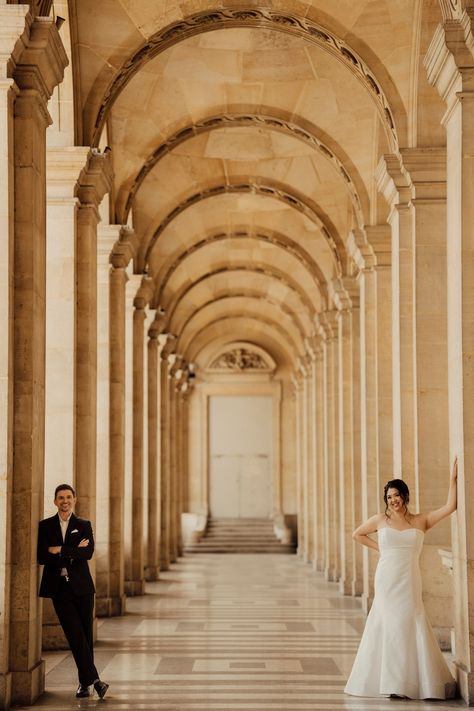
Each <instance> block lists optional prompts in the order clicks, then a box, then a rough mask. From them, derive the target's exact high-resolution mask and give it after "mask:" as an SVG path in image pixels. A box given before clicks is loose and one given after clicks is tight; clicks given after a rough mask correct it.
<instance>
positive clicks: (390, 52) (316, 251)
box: [72, 0, 444, 366]
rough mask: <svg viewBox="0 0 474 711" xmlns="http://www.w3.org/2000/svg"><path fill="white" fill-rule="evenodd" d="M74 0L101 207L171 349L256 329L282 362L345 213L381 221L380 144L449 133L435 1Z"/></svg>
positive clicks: (333, 257) (314, 303) (82, 122)
mask: <svg viewBox="0 0 474 711" xmlns="http://www.w3.org/2000/svg"><path fill="white" fill-rule="evenodd" d="M72 5H73V10H74V11H73V13H72V24H73V26H74V35H73V36H75V38H76V51H75V57H74V63H75V82H76V119H77V126H78V140H79V142H82V143H83V144H84V145H91V144H92V145H99V144H104V142H106V143H107V144H108V145H109V146H110V147H111V148H112V156H113V165H114V173H115V183H114V190H113V201H112V211H113V216H112V217H113V220H114V221H115V222H118V223H126V222H127V221H128V223H129V224H131V225H132V226H133V228H134V229H135V231H136V234H137V235H138V237H139V240H140V248H139V252H138V255H137V258H136V260H135V271H136V272H137V273H140V272H146V273H148V274H149V275H150V276H151V277H153V279H154V281H155V294H154V297H153V301H152V305H153V306H154V307H158V306H160V307H161V308H162V309H164V311H165V314H166V318H167V327H168V330H170V331H171V332H173V333H174V334H175V335H176V336H177V337H178V351H179V352H180V353H181V354H182V355H183V356H184V358H186V359H187V360H195V361H197V362H198V363H199V362H200V354H204V353H205V352H206V348H207V349H208V347H209V344H211V343H213V342H216V343H217V342H218V341H219V342H222V341H223V342H225V339H226V338H227V339H228V340H229V341H235V340H239V341H250V342H253V343H255V344H256V345H259V346H260V347H262V348H265V349H266V350H267V351H268V352H269V353H270V354H271V355H272V357H273V358H274V359H275V361H276V362H277V364H278V365H280V366H285V365H287V366H289V365H290V364H291V363H292V362H294V360H295V359H296V358H297V357H298V355H301V354H302V353H303V352H304V342H305V339H306V338H308V337H309V336H311V334H312V333H313V332H314V328H315V318H316V316H317V314H318V313H320V312H321V311H324V310H325V309H327V308H328V306H329V302H328V294H329V293H330V291H331V288H332V287H331V285H332V284H333V283H334V280H336V279H338V278H339V277H341V276H345V275H346V274H348V273H350V269H351V267H350V260H349V258H348V253H347V240H348V238H349V235H350V234H351V231H352V230H353V229H354V228H356V227H358V228H362V229H363V228H364V227H365V226H368V225H376V224H381V223H384V222H385V221H386V218H387V214H386V212H385V210H386V207H385V206H384V205H383V203H382V201H381V200H380V198H379V197H378V194H377V186H376V180H375V170H376V167H377V164H378V162H379V160H380V157H381V156H382V155H383V154H386V153H394V152H397V151H398V149H399V148H400V147H407V148H410V147H415V146H423V145H440V144H442V141H443V140H444V139H443V135H442V132H441V129H440V128H437V127H436V126H437V124H438V123H439V119H440V117H441V115H442V106H441V102H440V99H439V97H438V96H437V94H435V92H434V90H432V89H431V88H430V87H429V86H428V84H427V81H426V78H425V75H424V69H423V66H422V59H423V55H424V53H425V52H426V49H427V43H428V41H429V39H430V37H431V36H432V31H433V28H434V26H435V25H436V24H437V22H439V20H440V11H439V7H438V3H437V1H436V0H415V1H414V0H397V1H396V2H393V0H338V1H337V2H334V0H313V2H300V1H299V0H286V2H285V0H273V1H268V0H267V1H265V2H262V3H261V4H258V5H255V4H254V3H251V2H249V1H248V0H247V1H246V2H242V1H239V2H225V0H219V2H216V1H215V0H194V1H193V2H177V1H176V0H161V1H160V2H156V0H101V2H97V0H76V2H75V3H72ZM420 98H421V99H422V101H420ZM202 357H203V358H204V355H203V356H202Z"/></svg>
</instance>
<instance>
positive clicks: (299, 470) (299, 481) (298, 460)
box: [291, 369, 305, 557]
mask: <svg viewBox="0 0 474 711" xmlns="http://www.w3.org/2000/svg"><path fill="white" fill-rule="evenodd" d="M291 382H292V385H293V393H294V399H295V455H296V456H295V466H296V472H295V473H296V520H297V525H298V548H297V554H298V555H299V556H300V557H303V555H304V547H305V537H304V534H305V521H304V505H303V493H302V492H303V438H302V427H303V419H302V389H303V385H302V376H301V371H300V370H299V369H297V370H295V372H294V373H292V375H291Z"/></svg>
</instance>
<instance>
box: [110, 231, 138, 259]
mask: <svg viewBox="0 0 474 711" xmlns="http://www.w3.org/2000/svg"><path fill="white" fill-rule="evenodd" d="M137 249H138V237H137V235H136V233H135V230H133V229H132V228H131V227H128V225H121V226H120V231H119V234H118V239H117V240H116V242H114V244H113V246H112V250H111V252H110V257H109V262H110V264H111V265H112V266H113V267H114V268H115V269H125V268H126V267H127V266H128V264H129V263H130V261H131V260H132V259H133V257H134V256H135V254H136V253H137Z"/></svg>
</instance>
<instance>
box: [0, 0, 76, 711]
mask: <svg viewBox="0 0 474 711" xmlns="http://www.w3.org/2000/svg"><path fill="white" fill-rule="evenodd" d="M24 9H25V8H24V7H23V13H24ZM15 12H16V11H13V13H15ZM2 13H3V19H6V20H7V28H8V26H9V25H10V22H9V20H10V19H11V17H13V14H12V15H11V16H10V18H9V14H8V13H5V12H4V10H3V9H2ZM19 21H20V18H19V16H18V15H16V19H15V20H14V22H13V26H14V27H15V28H16V29H15V33H17V32H18V29H19ZM26 24H27V26H29V32H28V30H27V31H26V32H25V34H24V35H23V36H22V38H21V40H20V41H19V42H17V43H16V45H15V49H14V51H13V56H12V58H11V69H12V70H13V79H14V81H15V83H16V86H17V87H18V91H17V93H16V98H15V102H14V123H13V142H10V145H9V148H10V149H13V151H12V154H13V156H14V159H13V161H14V203H13V204H12V202H11V200H8V198H7V203H6V204H7V205H9V206H10V207H13V208H14V227H13V229H14V233H13V272H12V276H13V313H14V318H13V370H12V375H13V412H12V420H11V421H10V427H12V428H13V471H12V479H11V492H12V511H13V512H14V520H13V521H12V529H11V539H10V544H11V551H12V554H11V578H10V582H11V585H10V608H9V621H10V629H9V635H10V639H9V657H10V659H9V670H10V671H11V702H12V703H17V704H19V703H22V704H31V703H33V701H34V700H35V699H36V698H37V696H38V695H39V694H40V693H41V692H42V690H43V687H44V663H43V662H42V661H41V625H40V619H41V617H40V610H41V607H40V604H39V601H38V598H37V581H38V570H37V565H36V538H37V536H36V534H37V523H38V520H39V519H40V518H41V517H42V512H43V477H44V452H45V450H44V408H45V336H46V332H45V323H46V318H45V317H46V306H45V296H46V127H47V126H48V125H49V123H50V122H51V119H50V116H49V114H48V110H47V103H48V100H49V98H50V96H51V94H52V92H53V89H54V87H55V86H56V85H57V84H58V83H59V82H60V81H61V80H62V77H63V72H64V67H65V66H66V65H67V57H66V54H65V52H64V48H63V46H62V43H61V40H60V38H59V35H58V31H57V28H56V26H55V24H54V21H53V20H52V19H50V18H44V17H41V18H36V19H35V20H32V18H31V16H30V15H27V17H26ZM10 28H11V25H10ZM2 33H3V29H2ZM7 34H8V32H7ZM8 51H11V49H9V50H8ZM7 165H8V164H7ZM8 233H9V231H8V229H7V232H6V234H7V235H8ZM7 254H8V252H7ZM7 304H8V302H7ZM2 308H3V305H2ZM8 332H9V329H8V330H7V333H8ZM13 552H14V553H13Z"/></svg>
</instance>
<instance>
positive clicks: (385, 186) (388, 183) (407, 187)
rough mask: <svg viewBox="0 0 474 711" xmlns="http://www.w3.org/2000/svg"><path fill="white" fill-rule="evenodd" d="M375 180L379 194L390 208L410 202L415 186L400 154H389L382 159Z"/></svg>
mask: <svg viewBox="0 0 474 711" xmlns="http://www.w3.org/2000/svg"><path fill="white" fill-rule="evenodd" d="M375 180H376V183H377V188H378V190H379V192H380V193H381V194H382V195H383V197H384V198H385V201H386V202H387V205H389V206H390V207H394V206H395V205H400V204H404V203H409V202H410V200H411V198H412V190H413V185H412V181H411V178H410V176H409V175H408V173H407V171H406V169H405V167H404V165H403V161H402V157H401V155H400V154H395V153H389V154H385V155H383V156H382V157H381V159H380V160H379V163H378V165H377V168H376V171H375Z"/></svg>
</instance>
